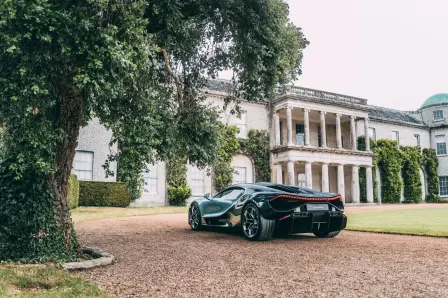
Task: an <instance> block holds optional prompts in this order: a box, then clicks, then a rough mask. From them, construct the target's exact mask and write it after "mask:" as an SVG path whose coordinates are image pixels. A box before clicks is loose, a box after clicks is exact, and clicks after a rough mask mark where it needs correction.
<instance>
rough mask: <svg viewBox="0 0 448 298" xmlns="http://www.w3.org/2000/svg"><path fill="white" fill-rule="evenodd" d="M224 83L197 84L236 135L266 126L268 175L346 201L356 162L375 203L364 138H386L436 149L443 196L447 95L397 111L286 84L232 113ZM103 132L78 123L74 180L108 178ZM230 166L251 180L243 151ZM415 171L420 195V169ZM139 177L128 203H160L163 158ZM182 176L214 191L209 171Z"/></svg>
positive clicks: (447, 167)
mask: <svg viewBox="0 0 448 298" xmlns="http://www.w3.org/2000/svg"><path fill="white" fill-rule="evenodd" d="M228 84H229V83H228V82H227V81H225V80H215V81H211V82H210V84H209V87H208V88H207V90H205V94H206V95H207V98H208V99H207V100H208V102H209V103H211V104H213V105H215V106H216V107H217V108H220V109H221V110H222V113H221V121H222V122H223V123H225V124H229V125H236V126H237V127H238V128H239V129H240V133H239V135H238V137H240V138H246V137H247V133H248V131H249V130H251V129H257V130H267V131H269V133H270V136H271V137H270V139H271V145H270V146H271V162H272V163H273V164H272V167H271V168H272V173H271V180H272V182H276V183H283V184H291V185H298V186H302V187H307V188H312V189H315V190H317V191H322V192H331V193H339V194H341V195H342V197H343V199H344V201H345V202H346V203H359V202H360V187H359V169H360V168H365V169H366V171H365V172H366V193H367V202H368V203H373V202H374V193H373V192H374V187H373V181H374V180H376V181H378V183H379V187H378V188H377V190H376V191H378V194H377V196H378V200H379V202H381V187H380V183H381V179H380V174H379V172H380V171H372V167H373V161H372V160H373V156H374V153H372V152H371V151H370V144H369V139H370V138H372V139H374V140H379V139H392V140H396V141H397V142H398V144H399V145H400V146H420V147H421V148H434V149H435V150H436V153H437V156H438V160H439V168H438V174H439V180H440V185H439V190H440V197H441V198H442V199H448V154H447V148H446V147H447V146H446V143H447V140H446V137H447V135H448V119H447V115H448V94H437V95H434V96H432V97H430V98H428V99H427V100H426V101H425V102H424V103H423V105H422V106H421V108H420V109H419V110H417V111H399V110H392V109H387V108H382V107H377V106H371V105H369V104H368V103H367V100H366V99H362V98H357V97H352V96H347V95H341V94H336V93H331V92H325V91H320V90H313V89H307V88H302V87H295V86H289V87H286V88H285V89H284V90H282V92H280V93H279V94H278V96H277V97H276V99H275V100H274V102H273V104H272V110H270V109H268V105H267V104H266V102H244V101H243V102H241V103H240V107H241V110H242V113H241V116H240V117H237V116H236V115H232V114H231V113H230V111H229V110H230V109H227V110H223V106H224V98H225V97H226V95H227V90H229V85H228ZM367 135H368V136H370V138H366V144H365V145H366V151H359V150H357V139H358V137H359V136H367ZM111 136H112V133H111V132H110V131H107V130H106V129H105V128H104V127H103V126H101V124H100V123H99V122H98V120H96V119H94V120H92V121H91V122H90V123H89V125H88V126H86V127H84V128H83V129H82V130H81V134H80V137H79V143H78V147H77V152H76V156H75V161H74V164H73V172H74V173H75V174H77V176H78V179H80V180H91V181H111V182H113V181H115V177H108V178H106V175H105V171H104V169H103V168H102V165H103V164H104V162H105V160H106V158H107V155H108V154H109V152H110V150H116V148H109V141H110V139H111ZM112 166H114V165H112ZM232 167H233V168H234V169H235V174H234V178H233V183H251V182H254V181H255V177H254V176H255V169H254V165H253V162H252V160H251V158H249V157H248V156H245V155H241V154H239V155H235V156H234V158H233V160H232ZM115 172H116V171H115ZM373 173H376V174H375V175H373ZM420 176H421V180H422V186H423V187H422V190H423V191H422V200H424V199H425V197H426V174H425V173H424V170H423V169H421V171H420ZM144 180H145V192H144V193H143V194H142V196H141V198H140V199H138V200H136V201H134V202H132V203H131V205H132V206H164V205H167V203H168V202H167V191H166V188H167V187H166V169H165V164H164V163H163V162H160V163H158V164H156V165H152V166H150V168H149V172H148V173H144ZM187 181H188V183H189V185H190V187H191V189H192V195H193V197H197V196H203V195H204V194H205V193H212V194H213V193H214V190H213V184H212V178H211V177H210V176H208V175H207V171H206V170H199V169H197V168H196V167H194V166H189V167H188V173H187ZM402 200H404V198H402Z"/></svg>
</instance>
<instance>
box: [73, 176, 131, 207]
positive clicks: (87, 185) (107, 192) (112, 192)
mask: <svg viewBox="0 0 448 298" xmlns="http://www.w3.org/2000/svg"><path fill="white" fill-rule="evenodd" d="M130 203H131V197H130V196H129V194H128V192H127V191H126V183H124V182H93V181H80V182H79V206H102V207H128V206H129V204H130Z"/></svg>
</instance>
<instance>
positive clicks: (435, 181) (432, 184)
mask: <svg viewBox="0 0 448 298" xmlns="http://www.w3.org/2000/svg"><path fill="white" fill-rule="evenodd" d="M422 165H423V167H424V168H425V171H426V175H427V176H426V181H427V184H428V193H427V195H426V201H427V202H439V201H440V198H439V174H438V171H437V168H438V166H439V160H438V158H437V154H436V151H435V150H434V149H427V148H425V149H423V159H422Z"/></svg>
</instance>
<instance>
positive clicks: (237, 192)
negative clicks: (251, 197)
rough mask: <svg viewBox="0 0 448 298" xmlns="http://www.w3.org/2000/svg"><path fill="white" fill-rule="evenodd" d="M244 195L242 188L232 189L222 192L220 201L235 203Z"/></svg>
mask: <svg viewBox="0 0 448 298" xmlns="http://www.w3.org/2000/svg"><path fill="white" fill-rule="evenodd" d="M243 193H244V189H242V188H231V189H228V190H225V191H224V192H222V194H221V196H220V199H221V200H229V201H233V200H236V199H238V198H239V197H240V196H241V195H242V194H243Z"/></svg>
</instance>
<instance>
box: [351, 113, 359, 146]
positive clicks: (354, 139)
mask: <svg viewBox="0 0 448 298" xmlns="http://www.w3.org/2000/svg"><path fill="white" fill-rule="evenodd" d="M355 118H356V117H355V116H350V133H351V137H352V150H357V149H358V147H357V145H356V143H357V139H356V125H355Z"/></svg>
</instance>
